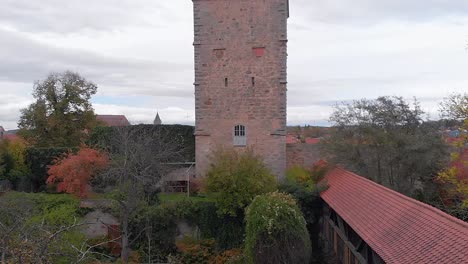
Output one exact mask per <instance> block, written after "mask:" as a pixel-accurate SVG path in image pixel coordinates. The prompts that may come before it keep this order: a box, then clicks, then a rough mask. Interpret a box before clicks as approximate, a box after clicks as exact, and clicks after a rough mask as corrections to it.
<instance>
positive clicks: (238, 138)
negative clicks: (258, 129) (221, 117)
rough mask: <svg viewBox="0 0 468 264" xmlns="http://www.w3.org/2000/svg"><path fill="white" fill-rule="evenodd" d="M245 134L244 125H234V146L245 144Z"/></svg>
mask: <svg viewBox="0 0 468 264" xmlns="http://www.w3.org/2000/svg"><path fill="white" fill-rule="evenodd" d="M246 145H247V134H246V130H245V126H244V125H236V126H234V146H239V147H240V146H246Z"/></svg>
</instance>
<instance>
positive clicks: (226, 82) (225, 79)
mask: <svg viewBox="0 0 468 264" xmlns="http://www.w3.org/2000/svg"><path fill="white" fill-rule="evenodd" d="M224 87H228V78H224Z"/></svg>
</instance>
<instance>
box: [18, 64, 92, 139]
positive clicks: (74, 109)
mask: <svg viewBox="0 0 468 264" xmlns="http://www.w3.org/2000/svg"><path fill="white" fill-rule="evenodd" d="M96 91H97V86H96V85H95V84H94V83H92V82H89V81H87V80H86V79H84V78H83V77H81V76H80V75H79V74H78V73H74V72H70V71H67V72H64V73H52V74H50V75H49V76H48V77H47V79H45V80H43V81H37V82H35V83H34V88H33V96H34V98H35V99H36V101H35V102H34V103H32V104H31V105H30V106H29V107H27V108H25V109H22V110H21V117H20V121H19V123H18V126H19V128H20V134H21V135H22V136H23V137H24V138H25V139H27V140H28V141H30V142H32V143H34V144H35V145H36V146H40V147H50V146H66V147H74V146H79V145H80V143H81V141H82V139H83V137H84V136H85V132H86V131H87V130H89V129H91V128H93V127H94V126H95V125H96V117H95V115H94V111H93V108H92V106H91V103H90V99H91V96H92V95H94V94H96Z"/></svg>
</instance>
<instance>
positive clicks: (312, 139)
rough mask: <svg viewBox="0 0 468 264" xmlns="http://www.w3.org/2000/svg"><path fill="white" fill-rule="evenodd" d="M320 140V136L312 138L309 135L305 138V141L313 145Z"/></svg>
mask: <svg viewBox="0 0 468 264" xmlns="http://www.w3.org/2000/svg"><path fill="white" fill-rule="evenodd" d="M319 142H320V138H311V137H307V138H306V139H305V143H306V144H311V145H315V144H318V143H319Z"/></svg>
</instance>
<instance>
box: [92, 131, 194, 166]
mask: <svg viewBox="0 0 468 264" xmlns="http://www.w3.org/2000/svg"><path fill="white" fill-rule="evenodd" d="M119 129H126V130H131V131H133V132H138V133H136V135H137V136H138V135H144V134H145V135H151V136H153V137H158V138H160V139H161V140H164V141H167V142H170V143H171V144H174V145H177V146H178V147H179V149H180V150H181V151H180V153H181V154H180V155H179V156H178V157H175V159H174V161H173V162H193V161H194V160H195V136H194V127H193V126H185V125H136V126H126V127H96V128H95V129H93V131H92V132H91V134H90V136H89V138H88V140H87V142H86V144H88V145H89V146H91V147H97V148H100V149H105V150H107V151H111V152H112V149H113V146H112V145H113V144H115V143H113V140H112V139H113V137H115V133H118V130H119Z"/></svg>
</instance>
